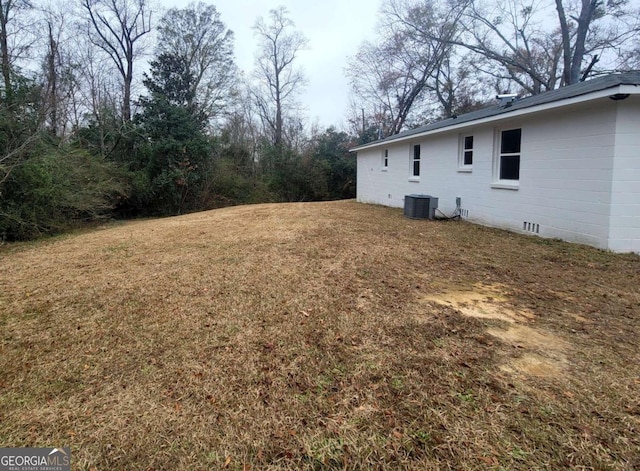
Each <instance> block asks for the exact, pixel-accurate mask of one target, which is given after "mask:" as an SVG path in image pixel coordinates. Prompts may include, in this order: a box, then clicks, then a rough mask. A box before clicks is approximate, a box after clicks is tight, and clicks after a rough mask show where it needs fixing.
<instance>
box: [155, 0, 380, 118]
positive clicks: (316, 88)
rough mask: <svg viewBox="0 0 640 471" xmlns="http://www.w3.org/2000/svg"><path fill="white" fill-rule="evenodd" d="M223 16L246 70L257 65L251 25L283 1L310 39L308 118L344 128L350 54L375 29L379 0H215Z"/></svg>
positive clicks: (305, 62)
mask: <svg viewBox="0 0 640 471" xmlns="http://www.w3.org/2000/svg"><path fill="white" fill-rule="evenodd" d="M161 1H162V3H163V5H164V6H165V7H166V8H172V7H177V8H183V7H185V6H186V5H188V4H189V3H190V1H189V0H161ZM204 1H205V2H206V3H212V4H213V5H215V7H216V9H217V10H218V12H219V13H220V19H221V20H222V21H223V22H224V23H225V25H226V26H227V28H229V29H231V30H232V31H233V32H234V34H235V47H234V49H235V56H236V63H237V65H238V67H239V68H240V69H241V70H243V71H244V72H245V73H246V74H248V73H250V71H251V70H252V68H253V64H254V55H255V52H256V49H257V42H256V41H257V40H256V38H255V36H254V32H253V29H252V26H253V25H254V23H255V21H256V18H257V17H258V16H263V17H265V18H266V17H267V15H268V14H269V10H271V9H273V8H276V7H278V6H280V5H284V6H285V7H286V8H287V10H288V11H289V18H290V19H291V20H292V21H293V22H294V23H295V28H296V30H298V31H301V32H302V33H304V35H305V36H306V37H307V39H308V40H309V48H308V49H307V50H305V51H303V52H301V54H300V58H299V65H300V66H301V67H302V69H303V70H304V73H305V76H306V78H307V81H308V85H307V87H306V89H305V90H304V92H303V94H302V95H301V97H300V101H301V102H302V103H303V105H304V107H305V108H306V115H307V117H308V118H309V119H310V120H311V121H312V122H313V121H315V120H316V119H317V120H318V121H319V124H320V125H321V126H323V127H327V126H330V125H335V126H337V127H338V128H342V127H343V124H344V123H345V122H346V115H347V110H348V105H349V100H348V96H349V85H348V82H347V79H346V78H345V75H344V68H345V67H346V65H347V57H348V56H352V55H354V54H355V53H356V51H357V49H358V47H359V46H360V44H361V43H362V41H364V40H365V39H370V38H372V37H373V35H374V33H375V24H376V21H377V14H378V10H379V8H380V4H381V1H380V0H322V1H314V0H280V1H278V0H216V1H207V0H204Z"/></svg>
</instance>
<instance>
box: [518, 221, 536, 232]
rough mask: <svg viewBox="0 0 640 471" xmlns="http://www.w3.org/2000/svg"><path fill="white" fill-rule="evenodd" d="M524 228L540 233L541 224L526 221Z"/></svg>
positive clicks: (523, 224)
mask: <svg viewBox="0 0 640 471" xmlns="http://www.w3.org/2000/svg"><path fill="white" fill-rule="evenodd" d="M522 230H523V231H525V232H530V233H532V234H540V224H536V223H534V222H527V221H525V222H523V223H522Z"/></svg>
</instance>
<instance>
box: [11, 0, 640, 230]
mask: <svg viewBox="0 0 640 471" xmlns="http://www.w3.org/2000/svg"><path fill="white" fill-rule="evenodd" d="M634 8H637V7H636V6H634V5H633V4H632V3H631V2H627V1H625V0H609V1H603V0H578V1H575V2H568V1H563V0H535V1H533V0H529V1H522V0H507V1H506V2H505V1H498V0H483V1H479V0H477V1H476V0H430V1H429V0H384V1H383V2H382V6H381V9H380V21H379V25H378V27H377V32H378V33H379V34H377V36H376V37H377V39H376V40H375V41H370V42H363V43H362V45H361V47H360V49H359V51H358V53H357V54H356V55H355V56H353V57H351V58H349V62H348V66H347V69H346V75H347V77H348V78H349V80H350V82H351V84H352V87H353V93H352V105H351V108H352V111H351V113H350V116H348V117H347V119H348V121H347V122H348V123H349V125H348V126H347V127H345V129H341V128H340V127H339V126H338V127H331V128H329V129H324V130H321V129H318V128H317V127H314V126H310V125H309V124H308V121H307V119H306V117H305V115H304V112H303V107H302V104H301V103H300V102H299V94H300V91H301V90H302V88H303V87H304V85H305V76H304V74H303V71H302V70H301V69H300V68H299V54H300V52H301V51H302V50H304V49H305V48H306V47H307V46H308V41H307V39H306V38H305V36H304V34H303V33H302V32H300V31H298V30H297V29H296V27H295V25H294V23H293V22H292V21H291V19H290V18H289V15H288V12H287V10H286V9H285V8H284V7H278V8H276V9H273V10H271V11H269V12H268V13H267V14H266V15H265V16H260V17H258V18H257V19H256V20H255V23H254V28H253V29H254V33H255V38H256V61H255V67H254V69H253V70H252V71H247V72H246V73H245V72H244V71H240V70H238V67H237V66H236V64H235V59H234V46H233V41H234V36H233V32H232V31H230V30H229V29H228V28H227V27H226V25H225V24H224V22H223V21H222V18H221V16H220V14H219V12H218V11H217V9H216V7H215V5H213V4H208V3H203V2H199V3H191V4H189V5H188V6H186V7H184V8H171V9H169V10H166V11H164V12H162V11H160V9H159V8H158V7H157V5H155V4H153V3H151V0H72V2H71V3H69V2H62V0H51V1H50V3H44V2H37V1H36V0H0V69H1V71H2V77H1V78H0V242H2V241H4V240H24V239H30V238H34V237H38V236H40V235H43V234H51V233H56V232H59V231H62V230H65V229H66V228H68V227H71V226H74V225H77V224H83V223H86V222H91V221H100V220H104V219H110V218H130V217H143V216H166V215H175V214H182V213H186V212H192V211H198V210H204V209H210V208H216V207H220V206H226V205H232V204H244V203H254V202H277V201H307V200H330V199H338V198H350V197H353V196H355V159H354V158H353V156H350V155H349V153H348V149H349V148H350V147H351V146H353V145H355V144H360V143H365V142H368V141H371V140H373V139H376V138H379V137H381V136H387V135H391V134H395V133H398V132H400V131H402V130H403V129H407V128H411V127H413V126H417V125H421V124H425V123H426V122H429V121H432V120H435V119H439V118H442V117H447V116H451V115H453V114H456V113H461V112H464V111H470V110H473V109H475V108H477V107H480V106H483V105H485V104H486V103H487V102H488V101H489V98H490V97H491V96H492V95H494V94H495V92H503V91H505V90H509V91H518V92H520V93H527V94H535V93H541V92H543V91H545V90H550V89H553V88H557V87H559V86H563V85H568V84H571V83H575V82H576V81H579V80H583V79H585V78H587V77H588V76H590V75H594V74H599V73H604V72H607V71H611V70H624V69H630V68H634V67H637V65H638V60H639V59H638V58H639V57H640V55H639V54H638V50H639V48H640V45H639V44H638V42H637V39H636V38H637V34H636V33H637V32H638V18H639V16H638V12H637V11H635V10H634Z"/></svg>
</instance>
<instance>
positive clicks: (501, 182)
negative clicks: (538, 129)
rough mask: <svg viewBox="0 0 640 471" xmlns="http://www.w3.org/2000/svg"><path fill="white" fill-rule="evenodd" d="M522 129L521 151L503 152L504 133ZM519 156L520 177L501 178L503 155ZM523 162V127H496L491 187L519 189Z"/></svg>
mask: <svg viewBox="0 0 640 471" xmlns="http://www.w3.org/2000/svg"><path fill="white" fill-rule="evenodd" d="M517 130H520V152H505V153H503V152H502V135H503V133H504V132H507V131H517ZM515 156H517V157H518V179H517V180H516V179H502V178H500V177H501V175H500V173H501V172H500V169H501V166H502V158H503V157H515ZM521 163H522V127H508V128H500V129H496V132H495V139H494V156H493V183H492V184H491V188H498V189H504V190H517V189H518V188H519V187H520V177H521V172H520V164H521Z"/></svg>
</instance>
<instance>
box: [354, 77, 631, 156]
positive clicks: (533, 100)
mask: <svg viewBox="0 0 640 471" xmlns="http://www.w3.org/2000/svg"><path fill="white" fill-rule="evenodd" d="M620 85H635V86H640V72H627V73H621V74H610V75H605V76H603V77H598V78H594V79H591V80H587V81H585V82H580V83H576V84H573V85H569V86H566V87H562V88H558V89H556V90H550V91H548V92H544V93H540V94H539V95H533V96H529V97H526V98H521V99H517V100H515V101H513V102H512V103H511V104H510V105H508V106H499V105H495V106H490V107H488V108H483V109H481V110H477V111H472V112H471V113H465V114H462V115H460V116H457V117H453V118H448V119H445V120H442V121H437V122H435V123H431V124H427V125H426V126H420V127H418V128H415V129H411V130H408V131H403V132H401V133H398V134H394V135H393V136H389V137H386V138H384V139H380V140H377V141H373V142H369V143H368V144H363V145H361V146H358V147H355V148H354V149H352V150H354V151H356V150H358V149H361V148H363V147H369V146H373V145H376V144H382V143H385V142H391V141H394V140H397V139H403V138H406V137H410V136H413V135H416V134H422V133H424V132H428V131H434V130H436V129H441V128H446V127H449V126H453V125H458V124H462V123H467V122H470V121H476V120H479V119H484V118H489V117H491V116H497V115H500V114H507V113H511V112H513V111H516V110H521V109H524V108H530V107H532V106H537V105H544V104H546V103H552V102H555V101H560V100H566V99H569V98H575V97H578V96H581V95H586V94H588V93H593V92H598V91H601V90H606V89H608V88H614V87H617V86H620Z"/></svg>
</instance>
